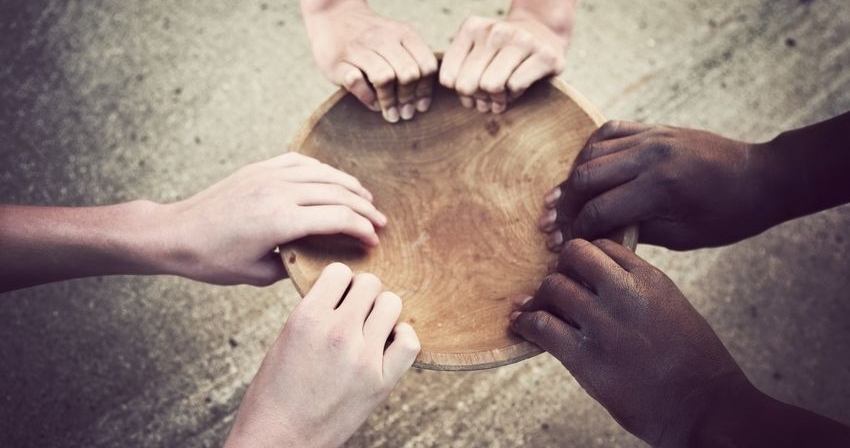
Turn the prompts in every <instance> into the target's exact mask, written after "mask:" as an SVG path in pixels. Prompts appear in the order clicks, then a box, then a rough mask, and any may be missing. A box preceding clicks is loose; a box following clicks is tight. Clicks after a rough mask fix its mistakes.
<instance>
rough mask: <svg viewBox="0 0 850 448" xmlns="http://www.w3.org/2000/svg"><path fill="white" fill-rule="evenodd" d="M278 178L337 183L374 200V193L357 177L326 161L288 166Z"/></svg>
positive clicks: (301, 181)
mask: <svg viewBox="0 0 850 448" xmlns="http://www.w3.org/2000/svg"><path fill="white" fill-rule="evenodd" d="M278 178H279V179H281V180H284V181H286V182H293V183H305V184H306V183H322V184H336V185H339V186H341V187H344V188H346V189H348V190H349V191H351V192H352V193H354V194H357V195H359V196H362V197H363V198H365V199H367V200H369V201H371V200H372V193H370V192H369V190H367V189H366V187H364V186H363V185H362V184H361V183H360V181H359V180H357V178H356V177H354V176H352V175H350V174H348V173H345V172H343V171H340V170H338V169H336V168H334V167H332V166H330V165H328V164H326V163H320V164H318V165H316V164H310V165H307V166H293V167H287V168H285V169H284V170H283V171H282V172H281V173H280V174H279V175H278Z"/></svg>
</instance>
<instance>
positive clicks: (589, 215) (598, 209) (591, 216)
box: [579, 199, 602, 230]
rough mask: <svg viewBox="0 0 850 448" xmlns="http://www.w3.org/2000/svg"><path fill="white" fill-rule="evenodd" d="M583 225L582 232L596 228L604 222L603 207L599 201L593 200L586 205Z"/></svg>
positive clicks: (582, 211)
mask: <svg viewBox="0 0 850 448" xmlns="http://www.w3.org/2000/svg"><path fill="white" fill-rule="evenodd" d="M580 215H581V218H582V219H581V221H579V223H580V224H581V227H582V230H586V229H592V228H594V227H596V226H597V225H598V224H599V223H600V222H601V221H602V205H601V204H600V201H599V200H598V199H595V200H591V201H590V202H588V203H586V204H584V207H582V209H581V212H580Z"/></svg>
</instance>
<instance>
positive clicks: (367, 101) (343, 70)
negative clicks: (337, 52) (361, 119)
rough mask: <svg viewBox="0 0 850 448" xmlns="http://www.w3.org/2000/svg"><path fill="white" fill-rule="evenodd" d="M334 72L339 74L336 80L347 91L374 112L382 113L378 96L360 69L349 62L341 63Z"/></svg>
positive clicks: (335, 77)
mask: <svg viewBox="0 0 850 448" xmlns="http://www.w3.org/2000/svg"><path fill="white" fill-rule="evenodd" d="M334 70H335V72H336V73H337V74H336V75H335V76H334V79H338V80H339V81H340V84H341V85H342V86H343V87H344V88H345V90H348V91H349V92H350V93H351V94H352V95H354V96H355V98H357V99H358V100H360V102H361V103H363V105H365V106H366V107H368V108H369V109H371V110H372V111H375V112H380V110H381V107H380V106H379V105H378V95H377V94H376V93H375V89H373V88H372V85H371V84H369V81H368V80H367V79H366V76H365V75H364V74H363V72H362V71H361V70H360V69H359V68H357V67H355V66H354V65H351V64H349V63H348V62H340V63H338V64H337V65H336V67H335V68H334Z"/></svg>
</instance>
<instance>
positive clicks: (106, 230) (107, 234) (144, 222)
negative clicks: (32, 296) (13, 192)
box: [0, 201, 179, 291]
mask: <svg viewBox="0 0 850 448" xmlns="http://www.w3.org/2000/svg"><path fill="white" fill-rule="evenodd" d="M162 210H163V206H161V205H159V204H155V203H152V202H148V201H133V202H128V203H124V204H118V205H110V206H103V207H79V208H69V207H27V206H13V205H2V206H0V291H8V290H12V289H18V288H25V287H28V286H33V285H37V284H41V283H49V282H53V281H58V280H65V279H70V278H77V277H88V276H95V275H115V274H139V275H150V274H167V273H173V272H172V271H173V270H174V269H173V266H171V265H170V261H171V260H173V259H175V258H179V253H177V252H176V251H175V249H174V247H173V245H172V244H170V243H169V242H167V241H166V235H167V234H168V232H167V231H166V230H167V229H166V227H167V226H168V222H167V219H164V217H163V216H162V213H161V211H162Z"/></svg>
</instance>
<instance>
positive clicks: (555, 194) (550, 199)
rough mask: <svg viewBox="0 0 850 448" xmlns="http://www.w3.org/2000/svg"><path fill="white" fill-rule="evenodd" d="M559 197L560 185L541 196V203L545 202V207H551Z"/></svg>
mask: <svg viewBox="0 0 850 448" xmlns="http://www.w3.org/2000/svg"><path fill="white" fill-rule="evenodd" d="M560 198H561V187H555V188H554V189H553V190H552V191H550V192H548V193H546V196H543V203H544V204H546V207H549V208H553V207H555V205H556V204H557V203H558V199H560Z"/></svg>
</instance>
